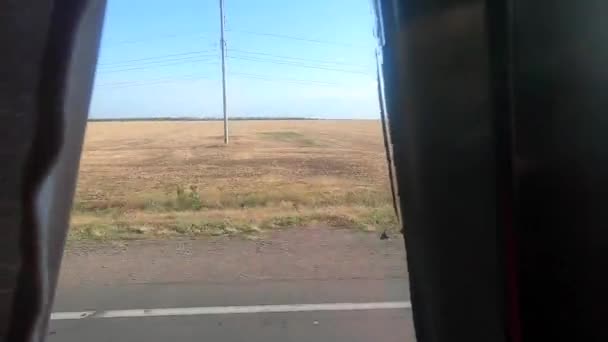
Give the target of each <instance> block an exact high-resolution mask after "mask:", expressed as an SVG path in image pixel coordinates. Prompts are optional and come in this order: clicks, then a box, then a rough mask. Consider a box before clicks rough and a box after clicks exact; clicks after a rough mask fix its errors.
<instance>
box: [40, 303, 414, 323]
mask: <svg viewBox="0 0 608 342" xmlns="http://www.w3.org/2000/svg"><path fill="white" fill-rule="evenodd" d="M411 307H412V304H411V303H410V302H373V303H323V304H287V305H251V306H203V307H192V308H165V309H132V310H102V311H74V312H54V313H52V314H51V320H74V319H83V318H128V317H158V316H194V315H229V314H251V313H278V312H307V311H356V310H386V309H409V308H411Z"/></svg>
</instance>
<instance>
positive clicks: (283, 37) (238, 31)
mask: <svg viewBox="0 0 608 342" xmlns="http://www.w3.org/2000/svg"><path fill="white" fill-rule="evenodd" d="M226 31H231V32H237V33H245V34H251V35H255V36H266V37H273V38H280V39H291V40H299V41H303V42H309V43H317V44H328V45H336V46H344V47H363V46H362V45H355V44H347V43H340V42H336V41H329V40H321V39H313V38H307V37H298V36H289V35H284V34H278V33H269V32H256V31H249V30H235V29H230V30H226Z"/></svg>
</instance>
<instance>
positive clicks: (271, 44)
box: [90, 0, 379, 119]
mask: <svg viewBox="0 0 608 342" xmlns="http://www.w3.org/2000/svg"><path fill="white" fill-rule="evenodd" d="M218 3H219V0H109V1H108V8H107V11H106V20H105V25H104V30H103V38H102V42H101V51H100V57H99V64H98V68H97V75H96V80H95V88H94V92H93V99H92V103H91V112H90V113H91V115H90V116H91V117H93V118H117V117H121V118H124V117H154V116H157V117H167V116H173V117H175V116H197V117H219V116H221V115H222V111H221V69H220V63H219V61H220V52H219V31H220V29H219V28H220V22H219V8H218ZM225 18H226V21H225V23H226V36H225V38H226V46H227V53H228V59H227V72H228V79H227V84H228V114H229V115H231V116H298V117H319V118H341V119H342V118H378V117H379V112H378V98H377V91H376V82H375V57H374V51H375V46H376V40H375V38H374V34H373V24H374V18H373V12H372V9H371V4H370V0H297V1H296V0H294V1H285V0H225Z"/></svg>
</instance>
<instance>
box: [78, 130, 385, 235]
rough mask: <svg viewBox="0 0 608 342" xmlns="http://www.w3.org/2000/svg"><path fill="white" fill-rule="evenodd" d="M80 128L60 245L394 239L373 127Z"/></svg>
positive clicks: (379, 143)
mask: <svg viewBox="0 0 608 342" xmlns="http://www.w3.org/2000/svg"><path fill="white" fill-rule="evenodd" d="M231 128H232V132H233V136H232V141H231V144H230V145H228V146H224V145H223V144H221V136H219V135H217V133H218V132H221V127H220V123H216V122H170V121H168V122H95V123H89V127H88V131H87V137H86V142H85V147H84V152H83V158H82V162H81V172H80V176H79V183H78V189H77V195H76V199H75V203H74V208H73V215H72V227H71V230H70V234H69V239H70V240H71V241H82V240H117V239H146V238H155V239H162V238H184V237H186V238H202V237H207V236H239V237H244V238H251V239H256V238H259V237H261V236H263V234H264V233H266V232H269V231H272V230H276V229H296V228H303V227H307V226H314V225H316V226H323V227H328V228H347V229H357V230H361V231H369V232H375V231H383V230H395V229H397V219H396V217H395V215H394V211H393V208H392V201H391V194H390V190H389V189H390V188H389V184H388V176H387V173H386V162H385V160H384V151H383V145H382V137H381V131H380V127H379V123H378V122H376V121H239V122H235V123H233V125H232V127H231Z"/></svg>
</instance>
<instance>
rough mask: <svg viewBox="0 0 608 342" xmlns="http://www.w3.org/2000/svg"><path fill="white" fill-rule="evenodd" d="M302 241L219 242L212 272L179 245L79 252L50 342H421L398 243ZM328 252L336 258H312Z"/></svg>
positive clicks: (346, 238) (62, 289)
mask: <svg viewBox="0 0 608 342" xmlns="http://www.w3.org/2000/svg"><path fill="white" fill-rule="evenodd" d="M315 234H317V233H315ZM292 236H293V235H277V236H273V237H271V238H269V240H266V241H265V242H264V248H267V246H268V244H269V243H270V244H271V245H273V244H274V245H277V246H279V247H280V248H278V247H277V248H273V249H268V250H264V249H260V248H253V247H252V246H249V244H254V245H253V246H258V247H259V245H260V242H255V243H250V242H234V241H218V242H216V244H215V245H214V247H213V248H214V249H213V250H214V251H216V254H213V258H214V259H216V260H224V261H226V262H224V263H222V264H206V263H205V262H206V260H208V259H209V257H210V252H209V250H208V248H209V245H210V243H209V242H200V243H199V242H195V243H191V244H188V245H187V246H186V247H187V251H188V253H185V254H184V252H183V250H184V248H183V247H184V246H182V245H181V244H177V243H176V244H174V245H172V243H169V244H164V243H163V244H162V245H158V244H153V245H150V244H145V245H130V246H129V247H128V248H126V249H121V250H119V251H116V250H115V249H102V250H93V251H91V250H89V249H87V250H86V252H83V251H82V250H77V251H74V252H73V253H72V252H70V253H71V254H70V253H68V254H67V255H66V257H65V259H64V262H63V267H64V271H65V272H63V276H62V279H61V280H60V284H59V289H58V293H57V297H56V300H55V305H54V318H55V319H53V320H52V321H51V324H50V329H49V336H48V341H51V342H55V341H67V342H71V341H74V342H75V341H90V342H98V341H146V342H157V341H172V342H182V341H248V342H255V341H260V342H261V341H264V342H278V341H281V342H282V341H307V342H308V341H338V342H346V341H349V342H350V341H377V342H382V341H408V342H413V341H415V338H414V331H413V326H412V316H411V309H410V308H409V307H408V305H409V292H408V289H409V285H408V280H407V272H406V270H405V268H404V267H402V266H401V265H404V262H403V260H404V254H403V250H402V247H401V244H400V242H399V241H389V242H388V244H387V242H378V241H377V238H376V237H374V236H373V235H372V236H370V237H367V236H366V235H353V234H351V233H342V232H328V233H326V232H324V231H320V232H318V236H317V237H315V239H310V237H311V236H315V235H314V234H311V232H307V235H306V237H307V238H308V240H307V241H305V239H303V238H302V237H297V239H292ZM279 242H280V243H279ZM320 243H322V244H323V246H330V247H334V245H335V246H336V247H335V248H324V249H322V250H318V251H315V253H310V251H311V248H314V246H316V245H319V244H320ZM391 244H392V245H391ZM274 245H273V246H274ZM159 246H160V247H159ZM339 246H344V248H343V250H337V248H342V247H339ZM161 247H162V248H161ZM248 248H249V249H250V250H252V252H251V254H247V255H246V257H244V256H243V255H242V254H241V256H240V257H239V258H238V259H237V258H234V262H232V261H227V260H230V259H229V257H230V256H234V255H235V253H236V252H237V251H238V252H239V253H243V251H246V250H248ZM218 251H219V252H218ZM300 251H301V252H300ZM324 251H327V252H324ZM218 253H219V254H218ZM319 253H325V255H319ZM332 253H333V254H332ZM340 255H346V257H344V258H341V257H339V256H340ZM321 259H322V260H323V261H324V262H321V261H319V260H321ZM151 262H153V263H154V265H155V267H147V266H149V263H151ZM243 262H247V263H249V264H248V266H247V270H246V271H247V277H243V276H242V274H243V273H244V272H245V270H241V269H239V267H242V266H240V265H242V263H243ZM283 264H284V265H285V266H289V267H284V268H283V269H281V267H283V266H281V265H283ZM170 265H180V267H181V268H180V271H179V272H180V273H183V274H188V275H189V276H188V277H186V276H182V277H178V276H176V274H177V271H175V268H176V267H177V266H176V267H174V268H171V266H170ZM298 265H299V266H298ZM310 265H314V267H313V266H310ZM254 266H255V267H254ZM309 266H310V267H309ZM294 267H295V268H294ZM223 270H226V271H225V272H224V271H223ZM296 271H297V272H296ZM224 273H225V274H224ZM209 274H213V275H214V277H213V278H212V279H210V277H208V275H209ZM232 274H239V275H240V276H238V277H237V276H234V277H233V276H231V275H232ZM167 309H169V310H167ZM268 311H270V312H268ZM62 318H63V319H62ZM66 318H67V319H66Z"/></svg>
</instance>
